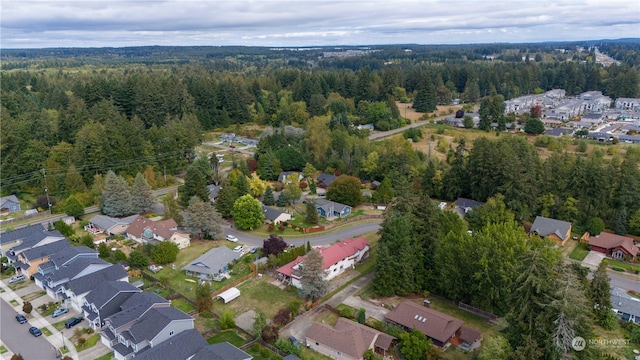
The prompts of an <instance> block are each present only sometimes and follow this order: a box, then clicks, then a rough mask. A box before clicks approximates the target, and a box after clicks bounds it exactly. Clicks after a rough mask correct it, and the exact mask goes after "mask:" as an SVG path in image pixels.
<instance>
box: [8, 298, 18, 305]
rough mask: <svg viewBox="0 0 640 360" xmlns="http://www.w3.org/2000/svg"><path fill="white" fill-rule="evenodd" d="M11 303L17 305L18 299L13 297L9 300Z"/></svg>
mask: <svg viewBox="0 0 640 360" xmlns="http://www.w3.org/2000/svg"><path fill="white" fill-rule="evenodd" d="M9 303H11V305H13V306H17V305H18V301H17V300H16V299H11V300H10V301H9Z"/></svg>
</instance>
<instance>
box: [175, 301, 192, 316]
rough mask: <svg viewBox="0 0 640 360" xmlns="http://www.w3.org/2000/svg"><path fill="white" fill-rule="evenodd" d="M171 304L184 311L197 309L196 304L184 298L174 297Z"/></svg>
mask: <svg viewBox="0 0 640 360" xmlns="http://www.w3.org/2000/svg"><path fill="white" fill-rule="evenodd" d="M171 306H173V307H175V308H178V309H179V310H182V311H183V312H186V313H188V312H190V311H193V310H195V309H196V307H195V306H193V305H191V304H190V303H188V302H187V301H186V300H184V299H173V300H171Z"/></svg>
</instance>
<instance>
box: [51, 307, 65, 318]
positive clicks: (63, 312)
mask: <svg viewBox="0 0 640 360" xmlns="http://www.w3.org/2000/svg"><path fill="white" fill-rule="evenodd" d="M68 312H69V309H67V308H60V309H58V310H56V311H54V312H53V314H51V317H53V318H56V317H58V316H62V315H64V314H66V313H68Z"/></svg>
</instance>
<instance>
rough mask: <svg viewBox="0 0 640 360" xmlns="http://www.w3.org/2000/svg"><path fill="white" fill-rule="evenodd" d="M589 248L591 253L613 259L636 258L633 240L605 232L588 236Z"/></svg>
mask: <svg viewBox="0 0 640 360" xmlns="http://www.w3.org/2000/svg"><path fill="white" fill-rule="evenodd" d="M589 246H590V247H591V250H592V251H597V252H600V253H603V254H606V255H607V256H609V257H612V258H614V259H620V260H625V259H630V260H631V259H635V258H636V256H638V251H640V249H638V247H637V246H636V245H635V244H634V243H633V239H632V238H630V237H627V236H621V235H616V234H611V233H606V232H601V233H600V235H596V236H589Z"/></svg>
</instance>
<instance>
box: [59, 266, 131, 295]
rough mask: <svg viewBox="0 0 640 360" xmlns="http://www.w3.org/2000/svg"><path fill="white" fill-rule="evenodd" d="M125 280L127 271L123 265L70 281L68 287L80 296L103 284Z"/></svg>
mask: <svg viewBox="0 0 640 360" xmlns="http://www.w3.org/2000/svg"><path fill="white" fill-rule="evenodd" d="M123 278H127V271H126V270H125V269H124V267H122V265H120V264H113V265H111V266H109V267H108V268H105V269H102V270H98V271H96V272H94V273H91V274H89V275H85V276H82V277H79V278H77V279H73V280H71V281H69V284H68V285H67V287H68V288H69V289H71V290H72V291H73V292H74V293H75V294H76V295H80V294H84V293H86V292H89V291H91V290H93V289H94V288H95V287H96V286H98V285H99V284H100V283H102V282H105V281H112V280H120V279H123Z"/></svg>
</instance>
